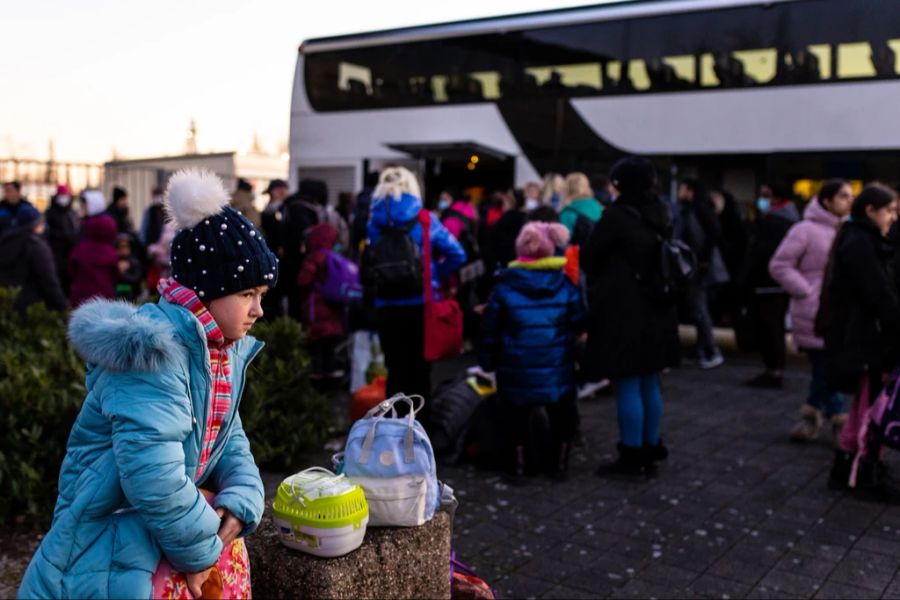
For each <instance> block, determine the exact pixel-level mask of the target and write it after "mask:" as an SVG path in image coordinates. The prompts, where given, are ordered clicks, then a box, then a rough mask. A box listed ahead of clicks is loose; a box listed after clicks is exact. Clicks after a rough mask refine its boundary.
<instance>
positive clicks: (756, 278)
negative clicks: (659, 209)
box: [745, 183, 800, 389]
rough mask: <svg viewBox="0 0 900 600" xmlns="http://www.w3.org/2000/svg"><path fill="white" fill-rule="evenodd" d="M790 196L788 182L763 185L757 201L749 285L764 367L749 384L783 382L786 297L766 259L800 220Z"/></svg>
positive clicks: (765, 385) (763, 385)
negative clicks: (770, 271)
mask: <svg viewBox="0 0 900 600" xmlns="http://www.w3.org/2000/svg"><path fill="white" fill-rule="evenodd" d="M792 196H793V194H792V190H791V188H790V186H788V185H787V184H784V183H778V184H772V185H763V186H762V187H761V188H760V195H759V198H758V199H757V201H756V208H757V210H758V214H759V216H758V217H757V219H756V225H755V236H754V239H753V243H752V244H751V246H750V256H749V265H748V284H749V286H750V288H751V289H752V294H753V296H752V300H751V302H752V304H753V311H754V313H755V314H756V315H757V318H758V319H759V322H758V324H757V325H758V327H757V328H758V331H759V350H760V354H761V355H762V360H763V365H764V366H765V370H764V371H763V372H762V373H760V374H759V375H757V376H756V377H754V378H752V379H750V380H748V381H746V382H745V383H746V385H749V386H750V387H758V388H773V389H781V387H782V386H783V385H784V375H783V373H784V366H785V362H786V361H787V351H786V348H785V344H784V336H785V333H786V331H785V327H784V317H785V315H786V314H787V308H788V299H789V296H788V294H787V292H785V290H784V288H782V287H781V286H780V285H779V284H778V283H777V282H776V281H775V280H774V279H773V278H772V275H770V274H769V261H770V260H772V256H773V255H774V254H775V251H776V250H777V249H778V246H779V245H780V244H781V241H782V240H783V239H784V237H785V236H786V235H787V233H788V230H790V228H791V226H792V225H793V224H794V223H796V222H797V221H799V220H800V212H799V211H798V210H797V206H796V205H795V204H794V202H793V200H792Z"/></svg>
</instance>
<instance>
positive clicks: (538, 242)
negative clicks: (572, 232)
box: [516, 222, 569, 260]
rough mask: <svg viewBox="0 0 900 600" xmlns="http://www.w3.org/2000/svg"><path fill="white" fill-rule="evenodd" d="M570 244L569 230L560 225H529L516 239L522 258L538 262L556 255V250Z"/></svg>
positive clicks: (517, 249)
mask: <svg viewBox="0 0 900 600" xmlns="http://www.w3.org/2000/svg"><path fill="white" fill-rule="evenodd" d="M568 242H569V230H568V229H566V226H565V225H560V224H559V223H542V222H534V223H528V224H527V225H525V227H523V228H522V231H521V232H520V233H519V237H518V238H516V253H517V254H518V255H519V257H520V258H525V259H531V260H537V259H540V258H547V257H548V256H553V255H554V254H556V249H557V248H561V247H562V246H565V245H566V244H567V243H568Z"/></svg>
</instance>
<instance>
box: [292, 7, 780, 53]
mask: <svg viewBox="0 0 900 600" xmlns="http://www.w3.org/2000/svg"><path fill="white" fill-rule="evenodd" d="M793 1H796V0H612V1H611V2H607V3H605V4H593V5H587V6H574V7H569V8H555V9H549V10H542V11H536V12H529V13H518V14H512V15H498V16H494V17H482V18H478V19H466V20H462V21H450V22H446V23H434V24H426V25H414V26H410V27H399V28H396V29H384V30H378V31H368V32H360V33H351V34H346V35H336V36H328V37H321V38H312V39H308V40H305V41H304V42H303V43H302V44H301V45H300V49H299V50H300V52H303V53H313V52H327V51H331V50H344V49H348V48H361V47H365V46H380V45H383V44H394V43H405V42H418V41H424V40H429V39H439V38H447V37H457V36H466V35H477V34H481V33H489V32H493V31H498V30H508V29H513V30H516V29H530V28H534V27H551V26H556V25H571V24H577V23H585V22H591V21H606V20H613V19H623V18H629V17H645V16H654V15H660V14H667V13H680V12H690V11H696V10H710V9H717V8H729V7H734V6H748V5H754V4H763V5H767V4H773V3H776V2H793Z"/></svg>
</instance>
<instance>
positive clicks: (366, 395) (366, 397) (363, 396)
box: [350, 375, 387, 421]
mask: <svg viewBox="0 0 900 600" xmlns="http://www.w3.org/2000/svg"><path fill="white" fill-rule="evenodd" d="M385 397H387V377H385V376H384V375H378V376H377V377H375V379H373V380H372V383H370V384H368V385H364V386H362V387H361V388H359V389H358V390H356V393H355V394H353V402H351V403H350V420H351V421H358V420H359V419H362V418H363V417H364V416H366V413H367V412H369V410H371V409H372V408H373V407H375V405H377V404H378V403H379V402H382V401H383V400H384V399H385Z"/></svg>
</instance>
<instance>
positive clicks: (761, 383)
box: [744, 371, 784, 390]
mask: <svg viewBox="0 0 900 600" xmlns="http://www.w3.org/2000/svg"><path fill="white" fill-rule="evenodd" d="M744 385H747V386H750V387H755V388H765V389H771V390H780V389H781V388H782V387H784V378H783V377H782V376H781V375H776V374H775V373H770V372H768V371H766V372H765V373H760V374H759V375H757V376H756V377H754V378H753V379H750V380H748V381H745V382H744Z"/></svg>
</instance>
